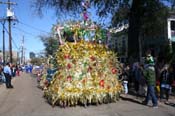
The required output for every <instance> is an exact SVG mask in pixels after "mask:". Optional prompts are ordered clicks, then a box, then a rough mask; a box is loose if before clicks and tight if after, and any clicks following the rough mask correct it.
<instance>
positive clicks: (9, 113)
mask: <svg viewBox="0 0 175 116" xmlns="http://www.w3.org/2000/svg"><path fill="white" fill-rule="evenodd" d="M12 83H13V85H14V89H6V88H5V85H0V116H63V115H64V116H175V107H174V106H171V105H165V104H163V103H161V104H159V108H157V109H154V108H152V107H149V106H144V105H142V104H140V102H141V100H140V99H135V97H133V96H130V95H129V96H127V97H126V98H125V99H124V100H123V99H121V100H120V101H118V102H116V103H110V104H102V105H98V106H92V105H91V106H88V107H86V108H85V107H82V106H76V107H69V108H60V107H58V106H56V107H52V106H51V105H49V104H48V103H47V101H46V100H45V99H44V98H43V92H42V90H40V89H39V88H37V82H36V78H33V77H32V76H31V75H30V74H26V73H23V74H22V75H21V76H20V77H15V78H14V79H13V80H12ZM171 99H172V100H171V102H172V103H175V100H174V99H175V98H171Z"/></svg>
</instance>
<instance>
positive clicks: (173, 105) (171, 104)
mask: <svg viewBox="0 0 175 116" xmlns="http://www.w3.org/2000/svg"><path fill="white" fill-rule="evenodd" d="M165 104H166V105H168V106H172V107H175V103H165Z"/></svg>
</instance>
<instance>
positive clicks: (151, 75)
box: [143, 54, 158, 108]
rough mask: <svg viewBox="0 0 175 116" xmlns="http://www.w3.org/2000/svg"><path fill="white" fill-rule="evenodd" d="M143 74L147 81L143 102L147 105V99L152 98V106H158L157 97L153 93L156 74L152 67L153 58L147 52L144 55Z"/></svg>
mask: <svg viewBox="0 0 175 116" xmlns="http://www.w3.org/2000/svg"><path fill="white" fill-rule="evenodd" d="M143 75H144V78H145V80H146V83H147V95H146V98H145V101H144V102H143V103H144V104H145V105H148V102H149V100H150V99H152V103H153V108H158V103H157V97H156V93H155V85H156V75H155V68H154V59H153V57H152V56H151V54H147V56H146V60H145V69H144V71H143Z"/></svg>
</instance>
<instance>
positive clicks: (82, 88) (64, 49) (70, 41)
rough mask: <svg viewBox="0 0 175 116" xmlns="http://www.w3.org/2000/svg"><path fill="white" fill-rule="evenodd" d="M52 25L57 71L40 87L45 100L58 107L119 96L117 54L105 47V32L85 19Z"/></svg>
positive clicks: (109, 100) (105, 101) (88, 103)
mask: <svg viewBox="0 0 175 116" xmlns="http://www.w3.org/2000/svg"><path fill="white" fill-rule="evenodd" d="M82 5H83V7H84V12H83V17H84V21H82V22H76V23H74V24H73V23H72V24H69V25H68V24H65V25H60V24H58V25H56V26H55V31H56V33H57V36H58V39H59V42H60V46H59V48H58V50H57V52H56V53H55V59H56V61H57V64H58V70H57V71H56V72H55V73H54V75H53V77H52V81H51V82H50V84H49V86H48V87H47V88H46V89H44V97H45V98H46V99H47V101H48V102H49V103H50V104H52V105H53V106H54V105H59V106H61V107H67V106H76V105H84V106H87V105H90V104H102V103H111V102H115V101H117V100H118V99H119V95H120V93H121V91H122V85H121V83H120V82H119V80H118V76H119V73H120V67H119V62H118V60H117V55H116V54H115V53H114V52H112V51H110V50H109V49H108V47H107V46H106V44H105V42H104V41H106V40H105V39H104V38H106V37H107V31H106V30H104V29H101V28H100V26H99V25H96V24H95V23H92V22H91V21H90V20H88V15H87V12H86V8H87V7H88V5H89V3H88V1H86V2H85V3H82Z"/></svg>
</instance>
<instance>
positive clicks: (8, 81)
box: [4, 63, 13, 88]
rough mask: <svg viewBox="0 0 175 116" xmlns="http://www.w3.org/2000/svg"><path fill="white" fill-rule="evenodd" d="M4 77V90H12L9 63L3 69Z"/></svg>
mask: <svg viewBox="0 0 175 116" xmlns="http://www.w3.org/2000/svg"><path fill="white" fill-rule="evenodd" d="M4 75H5V78H6V88H13V86H12V84H11V78H12V71H11V69H10V63H6V66H5V67H4Z"/></svg>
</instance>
